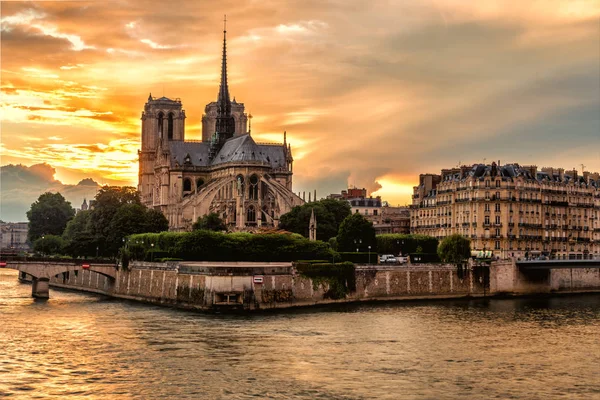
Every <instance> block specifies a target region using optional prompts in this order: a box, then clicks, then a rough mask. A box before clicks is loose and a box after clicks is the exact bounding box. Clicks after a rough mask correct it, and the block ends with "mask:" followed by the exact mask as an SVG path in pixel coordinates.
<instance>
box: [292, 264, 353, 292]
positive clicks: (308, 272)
mask: <svg viewBox="0 0 600 400" xmlns="http://www.w3.org/2000/svg"><path fill="white" fill-rule="evenodd" d="M296 269H297V270H298V273H299V274H300V275H301V276H304V277H305V278H309V279H311V280H312V282H313V289H314V290H317V288H318V287H319V286H320V285H323V287H324V288H325V285H326V286H327V290H326V292H325V293H324V294H323V297H324V298H326V299H332V300H338V299H343V298H345V297H346V295H348V293H350V292H354V291H356V275H355V273H354V271H355V268H354V264H352V263H351V262H342V263H337V264H330V263H323V264H310V263H298V264H297V265H296Z"/></svg>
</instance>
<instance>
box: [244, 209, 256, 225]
mask: <svg viewBox="0 0 600 400" xmlns="http://www.w3.org/2000/svg"><path fill="white" fill-rule="evenodd" d="M246 222H251V223H253V222H256V211H254V207H253V206H250V207H248V211H247V212H246Z"/></svg>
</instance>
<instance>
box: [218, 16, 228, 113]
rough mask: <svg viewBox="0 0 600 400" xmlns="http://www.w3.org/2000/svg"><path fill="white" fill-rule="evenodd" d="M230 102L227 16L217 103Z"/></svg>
mask: <svg viewBox="0 0 600 400" xmlns="http://www.w3.org/2000/svg"><path fill="white" fill-rule="evenodd" d="M224 103H230V97H229V86H228V85H227V18H225V21H224V26H223V59H222V61H221V84H220V85H219V96H218V98H217V104H219V105H224Z"/></svg>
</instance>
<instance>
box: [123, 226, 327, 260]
mask: <svg viewBox="0 0 600 400" xmlns="http://www.w3.org/2000/svg"><path fill="white" fill-rule="evenodd" d="M153 245H154V246H153ZM128 247H129V251H130V253H131V259H132V260H147V261H149V260H150V257H153V259H154V260H155V261H156V260H158V259H160V258H163V259H164V258H179V259H183V260H186V261H265V262H269V261H296V260H311V259H315V260H316V259H319V260H332V259H334V258H335V257H336V253H335V252H334V251H332V250H331V249H330V248H329V245H328V244H327V243H324V242H321V241H309V240H308V239H306V238H304V237H302V236H300V235H297V234H286V235H281V234H251V233H221V232H211V231H194V232H162V233H144V234H137V235H131V236H130V237H129V238H128ZM152 254H153V255H152Z"/></svg>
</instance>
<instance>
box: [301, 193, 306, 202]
mask: <svg viewBox="0 0 600 400" xmlns="http://www.w3.org/2000/svg"><path fill="white" fill-rule="evenodd" d="M302 200H304V201H306V192H302Z"/></svg>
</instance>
